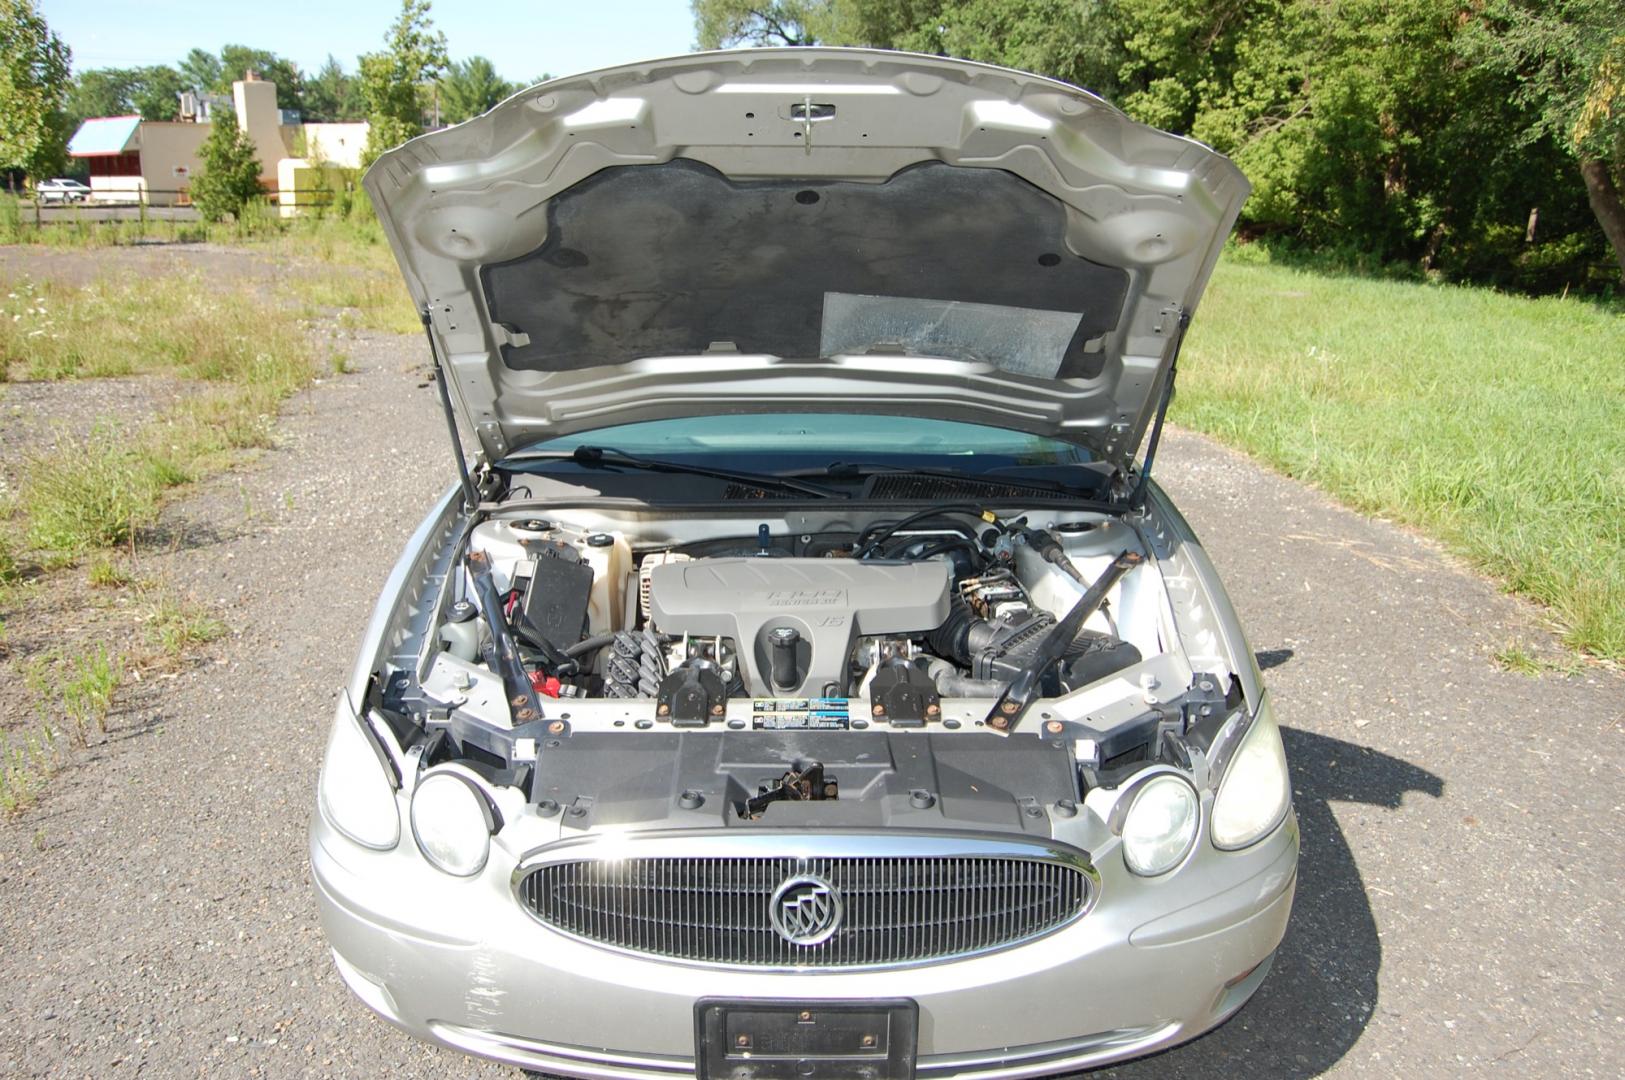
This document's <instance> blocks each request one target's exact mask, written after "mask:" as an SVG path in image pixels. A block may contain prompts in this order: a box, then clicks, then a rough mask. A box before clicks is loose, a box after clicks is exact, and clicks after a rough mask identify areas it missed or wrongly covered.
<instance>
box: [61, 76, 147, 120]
mask: <svg viewBox="0 0 1625 1080" xmlns="http://www.w3.org/2000/svg"><path fill="white" fill-rule="evenodd" d="M135 86H136V72H135V70H134V69H133V68H93V69H91V70H89V71H81V72H79V73H78V74H77V75H76V76H74V79H73V84H72V86H70V87H69V88H68V94H67V102H66V106H65V109H66V112H67V115H68V121H69V126H70V127H73V128H75V129H77V128H78V126H79V125H80V124H81V123H83V122H84V121H86V120H89V119H90V118H91V117H93V116H123V115H124V114H126V113H130V112H133V111H135V105H134V103H133V102H132V101H131V98H132V97H133V96H134V92H135Z"/></svg>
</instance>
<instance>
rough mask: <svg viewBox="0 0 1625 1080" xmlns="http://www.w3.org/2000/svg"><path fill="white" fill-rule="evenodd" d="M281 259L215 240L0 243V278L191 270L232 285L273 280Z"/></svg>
mask: <svg viewBox="0 0 1625 1080" xmlns="http://www.w3.org/2000/svg"><path fill="white" fill-rule="evenodd" d="M288 269H289V268H288V265H287V263H286V261H284V260H280V259H268V258H266V257H265V255H264V253H262V252H256V251H254V250H253V249H251V248H230V247H224V246H222V245H219V244H140V245H137V246H133V247H109V248H47V247H33V246H23V245H14V246H8V247H0V279H4V278H18V277H23V276H27V277H31V278H35V279H37V280H50V281H57V282H61V283H62V284H64V285H88V284H90V283H91V282H93V281H98V280H102V279H106V278H115V279H116V278H119V277H124V276H133V275H140V276H143V277H165V276H175V277H177V278H184V277H185V276H186V275H191V274H196V275H197V276H198V277H199V278H200V279H201V280H202V281H204V282H206V283H208V282H214V283H218V284H220V285H223V286H224V285H232V286H235V285H236V284H238V283H240V282H242V281H254V282H264V283H266V284H267V285H272V284H275V283H276V282H278V281H280V280H282V279H284V278H286V277H287V275H288Z"/></svg>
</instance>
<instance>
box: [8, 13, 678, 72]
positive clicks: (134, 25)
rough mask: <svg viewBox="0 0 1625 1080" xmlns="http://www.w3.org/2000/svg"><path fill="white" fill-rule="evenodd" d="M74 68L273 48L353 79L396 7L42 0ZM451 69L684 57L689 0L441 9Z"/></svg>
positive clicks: (534, 68) (537, 68)
mask: <svg viewBox="0 0 1625 1080" xmlns="http://www.w3.org/2000/svg"><path fill="white" fill-rule="evenodd" d="M39 9H40V11H41V13H42V14H43V15H44V16H45V20H46V22H48V23H49V24H50V26H51V29H52V30H54V31H56V33H57V36H59V37H60V38H61V39H62V40H63V41H64V42H66V43H67V45H68V47H69V48H71V49H72V50H73V67H74V70H75V71H83V70H86V69H88V68H98V67H138V66H143V65H147V64H174V63H176V62H177V61H179V60H180V58H181V57H183V56H185V55H186V53H187V52H188V51H189V50H191V49H192V48H193V47H194V46H196V47H199V48H203V49H207V50H209V51H210V52H218V51H219V49H220V46H222V45H226V44H234V45H248V46H251V47H253V48H257V49H269V50H270V51H271V52H274V53H276V54H278V55H279V56H284V57H287V58H288V59H290V60H292V61H294V62H295V63H296V64H298V65H299V66H300V67H301V68H302V69H304V70H306V71H315V70H316V69H317V68H319V67H321V66H322V64H324V63H325V62H326V61H327V56H328V54H329V53H331V54H332V55H334V56H336V57H337V58H338V60H339V63H341V64H343V65H344V69H345V70H346V71H349V72H352V73H353V72H354V71H355V58H356V57H357V56H358V55H359V54H361V53H364V52H373V51H376V50H377V49H379V48H380V47H382V45H383V40H384V32H385V31H386V30H387V29H388V28H389V25H390V23H391V22H393V21H394V20H395V17H396V16H397V15H398V14H399V13H400V9H401V5H400V0H273V2H258V3H256V2H251V0H142V2H141V3H132V2H130V0H39ZM432 16H433V19H434V23H435V26H436V27H438V28H439V29H440V30H441V31H443V32H444V33H445V35H446V45H447V49H448V50H449V51H450V53H451V58H452V59H453V60H461V59H465V58H467V57H469V56H484V57H487V58H489V59H490V61H491V62H492V63H493V64H494V65H496V69H497V71H498V73H499V74H501V75H502V77H503V78H506V79H509V80H511V81H514V82H527V81H530V80H532V79H535V78H537V77H539V76H541V75H543V74H548V75H569V74H573V73H575V72H579V71H590V70H592V69H593V68H600V67H609V66H611V65H614V64H621V63H626V62H628V61H632V60H647V59H652V58H654V57H659V56H670V55H672V54H675V53H683V52H687V51H688V50H689V48H690V47H691V46H692V45H693V43H694V17H693V15H692V14H691V12H690V10H689V6H688V0H434V7H433V11H432Z"/></svg>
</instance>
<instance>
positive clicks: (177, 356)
mask: <svg viewBox="0 0 1625 1080" xmlns="http://www.w3.org/2000/svg"><path fill="white" fill-rule="evenodd" d="M5 366H9V367H11V368H12V369H13V370H14V371H16V372H20V373H21V374H22V377H24V378H29V379H72V378H92V377H103V376H110V375H135V374H141V375H165V376H170V377H172V378H175V379H178V380H181V381H182V382H181V385H182V387H183V393H182V394H181V395H180V396H179V398H178V400H176V401H175V402H174V403H173V404H172V405H170V406H168V407H167V408H166V409H165V410H164V411H163V412H161V413H160V414H159V415H158V416H157V417H155V418H153V419H152V420H150V421H149V422H147V423H146V424H145V425H144V426H142V427H140V428H139V429H138V430H136V431H134V432H117V431H112V430H108V429H105V428H104V429H98V430H95V431H92V432H90V433H88V434H86V435H82V436H69V437H66V438H63V439H61V440H59V441H58V442H57V444H56V445H55V446H54V447H52V448H50V449H47V450H42V451H38V452H36V453H34V454H32V455H31V456H30V457H29V458H28V459H27V460H26V461H25V462H24V464H23V469H22V478H21V482H20V484H19V485H18V489H17V492H16V496H15V499H14V503H15V509H16V511H18V512H19V513H18V515H16V516H20V519H21V527H20V530H18V531H20V532H21V534H22V536H23V537H25V539H26V543H27V546H28V547H30V548H32V549H34V550H35V552H36V553H44V554H45V555H47V556H50V555H57V556H62V555H68V556H71V555H77V554H79V553H81V552H85V551H91V550H96V549H101V548H108V547H113V546H116V545H119V544H123V543H126V542H128V541H129V540H130V539H131V537H132V536H133V535H134V534H135V533H136V531H137V530H138V529H139V528H140V527H141V526H142V525H144V524H147V523H150V522H151V521H152V520H153V519H154V518H155V516H156V514H157V512H158V508H159V506H160V505H161V503H162V500H163V496H164V493H165V492H167V491H168V490H169V489H171V488H175V487H177V486H180V485H183V484H187V483H191V482H193V481H195V480H197V479H199V478H201V477H202V476H205V475H207V474H209V473H211V472H214V471H216V470H218V469H219V468H221V467H223V466H225V465H226V464H229V463H230V461H231V460H232V459H233V455H235V454H236V453H237V452H239V451H242V450H245V449H254V448H261V447H266V446H269V445H271V442H272V425H273V423H274V420H275V417H276V412H277V408H278V406H279V405H280V404H281V402H282V401H283V399H285V398H286V397H287V396H288V395H290V394H292V393H293V392H294V391H296V390H298V389H299V388H300V387H302V386H304V385H305V384H307V383H308V382H310V380H311V379H313V378H315V377H316V376H317V375H318V374H319V373H320V372H321V371H322V369H323V367H324V366H325V365H324V363H323V362H322V361H321V360H319V359H318V353H317V350H316V348H315V347H314V346H313V344H312V342H311V339H310V337H309V335H308V334H307V333H306V331H305V328H304V327H303V326H301V325H300V323H299V321H298V320H297V319H295V318H293V317H292V316H291V314H290V313H289V312H288V311H287V310H286V309H285V307H283V306H282V305H281V304H279V303H277V302H275V301H274V300H272V299H268V298H265V297H262V296H260V295H258V294H257V293H256V292H254V291H253V286H252V285H251V284H244V285H242V286H241V287H238V288H235V289H227V290H221V289H213V288H209V287H208V286H207V285H205V283H203V282H202V281H200V280H196V279H193V278H189V277H187V276H182V275H171V276H163V277H155V278H131V279H123V280H104V281H97V282H94V283H92V284H89V285H84V286H77V287H76V286H69V285H55V284H52V285H36V284H34V283H32V282H30V281H27V280H22V281H11V282H3V283H0V367H5ZM0 516H3V515H0ZM7 554H8V557H9V559H10V561H11V563H12V564H14V563H15V561H16V559H17V558H18V557H19V554H18V553H16V552H9V551H8V553H7ZM0 569H5V565H4V564H3V563H0Z"/></svg>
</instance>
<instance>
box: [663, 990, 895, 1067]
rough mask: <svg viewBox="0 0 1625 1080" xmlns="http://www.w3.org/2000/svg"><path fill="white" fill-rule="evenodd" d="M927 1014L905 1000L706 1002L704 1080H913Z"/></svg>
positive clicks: (701, 1032) (700, 1057) (699, 1013)
mask: <svg viewBox="0 0 1625 1080" xmlns="http://www.w3.org/2000/svg"><path fill="white" fill-rule="evenodd" d="M919 1027H920V1010H919V1007H918V1006H917V1005H916V1004H915V1003H914V1002H912V1001H910V1000H908V999H906V998H898V999H886V1000H874V999H867V1000H853V1001H846V1000H843V1001H784V1000H750V999H737V998H730V999H722V998H706V999H704V1000H701V1001H700V1002H698V1003H697V1004H696V1005H695V1006H694V1051H695V1053H694V1058H695V1066H696V1072H697V1075H698V1080H806V1078H808V1077H814V1078H816V1080H913V1077H914V1059H915V1046H916V1043H917V1041H918V1038H919Z"/></svg>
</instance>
